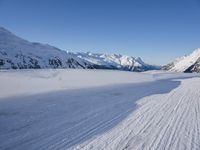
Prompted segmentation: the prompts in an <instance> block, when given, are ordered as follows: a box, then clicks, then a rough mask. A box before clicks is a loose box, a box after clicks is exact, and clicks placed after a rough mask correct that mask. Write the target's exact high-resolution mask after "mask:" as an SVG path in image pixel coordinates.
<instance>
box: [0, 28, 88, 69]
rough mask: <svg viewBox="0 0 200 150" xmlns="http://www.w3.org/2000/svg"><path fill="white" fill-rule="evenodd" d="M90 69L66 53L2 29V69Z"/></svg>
mask: <svg viewBox="0 0 200 150" xmlns="http://www.w3.org/2000/svg"><path fill="white" fill-rule="evenodd" d="M89 67H90V64H89V63H86V62H85V61H83V60H81V59H79V58H77V57H74V56H72V55H71V54H68V53H67V52H65V51H62V50H60V49H58V48H55V47H53V46H50V45H47V44H46V45H44V44H40V43H31V42H28V41H26V40H23V39H21V38H19V37H17V36H15V35H14V34H12V33H11V32H9V31H8V30H6V29H4V28H2V27H1V28H0V69H11V68H12V69H27V68H89Z"/></svg>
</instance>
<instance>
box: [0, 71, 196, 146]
mask: <svg viewBox="0 0 200 150" xmlns="http://www.w3.org/2000/svg"><path fill="white" fill-rule="evenodd" d="M199 76H200V74H185V73H169V72H168V73H167V74H165V73H164V72H156V71H152V72H145V73H135V72H127V71H110V70H83V69H58V70H57V69H52V70H50V69H44V70H43V69H40V70H6V71H0V83H1V84H0V96H1V97H0V149H1V150H6V149H15V150H24V149H25V150H26V149H28V150H44V149H59V150H60V149H63V150H65V149H79V150H80V149H86V150H90V149H91V150H93V149H94V150H96V149H99V150H118V149H119V150H124V149H130V150H135V149H136V150H137V149H141V150H143V149H144V150H146V149H158V150H160V149H167V150H168V149H170V150H171V149H173V150H174V149H175V150H182V149H194V150H199V148H200V134H199V130H200V126H199V125H200V101H199V97H200V88H199V87H200V78H198V77H199ZM113 77H115V78H113ZM192 77H193V78H192ZM191 85H192V86H191Z"/></svg>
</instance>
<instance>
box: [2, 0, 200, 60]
mask: <svg viewBox="0 0 200 150" xmlns="http://www.w3.org/2000/svg"><path fill="white" fill-rule="evenodd" d="M0 26H3V27H5V28H7V29H8V30H10V31H12V32H13V33H15V34H16V35H18V36H20V37H23V38H25V39H27V40H29V41H34V42H42V43H48V44H51V45H54V46H56V47H58V48H61V49H64V50H69V51H75V52H76V51H91V52H100V53H101V52H103V53H120V54H125V55H132V56H140V57H141V58H142V59H143V60H144V61H146V62H148V63H152V64H165V63H168V62H170V61H172V60H173V59H174V58H176V57H178V56H182V55H185V54H188V53H190V52H192V51H193V49H195V48H198V47H200V0H0Z"/></svg>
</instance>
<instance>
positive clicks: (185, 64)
mask: <svg viewBox="0 0 200 150" xmlns="http://www.w3.org/2000/svg"><path fill="white" fill-rule="evenodd" d="M163 69H165V70H170V71H176V72H200V48H198V49H196V50H195V51H194V52H193V53H192V54H190V55H187V56H183V57H180V58H177V59H176V60H175V61H174V62H172V63H170V64H168V65H166V66H164V67H163Z"/></svg>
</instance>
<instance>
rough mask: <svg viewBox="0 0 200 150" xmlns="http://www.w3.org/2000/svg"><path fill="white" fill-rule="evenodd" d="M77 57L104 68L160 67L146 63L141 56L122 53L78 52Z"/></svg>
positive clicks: (149, 68)
mask: <svg viewBox="0 0 200 150" xmlns="http://www.w3.org/2000/svg"><path fill="white" fill-rule="evenodd" d="M76 55H77V57H79V58H82V59H84V60H87V61H89V62H91V63H93V64H95V66H94V67H97V68H98V66H99V67H100V68H102V69H120V70H128V71H146V70H153V69H159V67H156V66H152V65H148V64H146V63H144V62H143V61H142V60H141V58H139V57H138V58H134V57H131V56H124V55H120V54H95V53H90V52H87V53H76Z"/></svg>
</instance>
